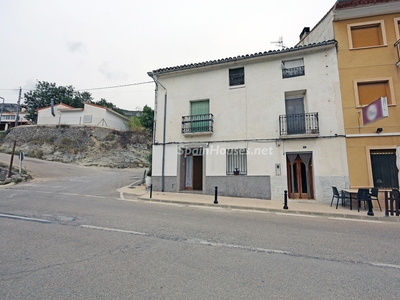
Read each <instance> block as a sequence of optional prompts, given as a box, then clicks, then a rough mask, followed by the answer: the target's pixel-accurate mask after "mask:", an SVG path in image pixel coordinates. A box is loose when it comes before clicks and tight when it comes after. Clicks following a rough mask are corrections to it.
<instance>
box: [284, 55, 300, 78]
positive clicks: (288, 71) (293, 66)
mask: <svg viewBox="0 0 400 300" xmlns="http://www.w3.org/2000/svg"><path fill="white" fill-rule="evenodd" d="M303 75H305V68H304V59H303V58H300V59H293V60H286V61H282V78H291V77H297V76H303Z"/></svg>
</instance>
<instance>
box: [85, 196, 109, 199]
mask: <svg viewBox="0 0 400 300" xmlns="http://www.w3.org/2000/svg"><path fill="white" fill-rule="evenodd" d="M83 196H85V197H91V198H100V199H105V198H106V197H103V196H96V195H83Z"/></svg>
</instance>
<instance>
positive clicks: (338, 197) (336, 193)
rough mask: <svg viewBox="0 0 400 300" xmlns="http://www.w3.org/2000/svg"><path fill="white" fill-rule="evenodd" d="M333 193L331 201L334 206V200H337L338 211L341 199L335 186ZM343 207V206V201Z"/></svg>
mask: <svg viewBox="0 0 400 300" xmlns="http://www.w3.org/2000/svg"><path fill="white" fill-rule="evenodd" d="M332 192H333V195H332V200H331V206H332V203H333V200H334V199H336V209H337V208H338V205H339V200H340V199H341V198H340V194H339V191H338V189H337V187H335V186H333V187H332ZM342 205H343V201H342Z"/></svg>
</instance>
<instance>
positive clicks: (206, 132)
mask: <svg viewBox="0 0 400 300" xmlns="http://www.w3.org/2000/svg"><path fill="white" fill-rule="evenodd" d="M182 134H183V136H201V135H212V134H213V132H212V131H202V132H182Z"/></svg>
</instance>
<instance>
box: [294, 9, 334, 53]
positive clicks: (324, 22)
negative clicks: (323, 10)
mask: <svg viewBox="0 0 400 300" xmlns="http://www.w3.org/2000/svg"><path fill="white" fill-rule="evenodd" d="M332 22H333V11H332V10H331V11H329V12H328V13H327V14H326V15H325V16H324V17H323V18H322V19H321V20H320V21H319V22H318V24H317V25H315V27H314V28H313V29H312V30H311V31H310V33H309V34H308V35H307V36H306V37H305V38H304V39H303V40H301V41H299V43H298V45H303V46H304V45H308V44H313V43H318V42H322V41H329V40H333V39H335V34H334V31H333V24H332ZM305 25H307V24H305Z"/></svg>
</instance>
